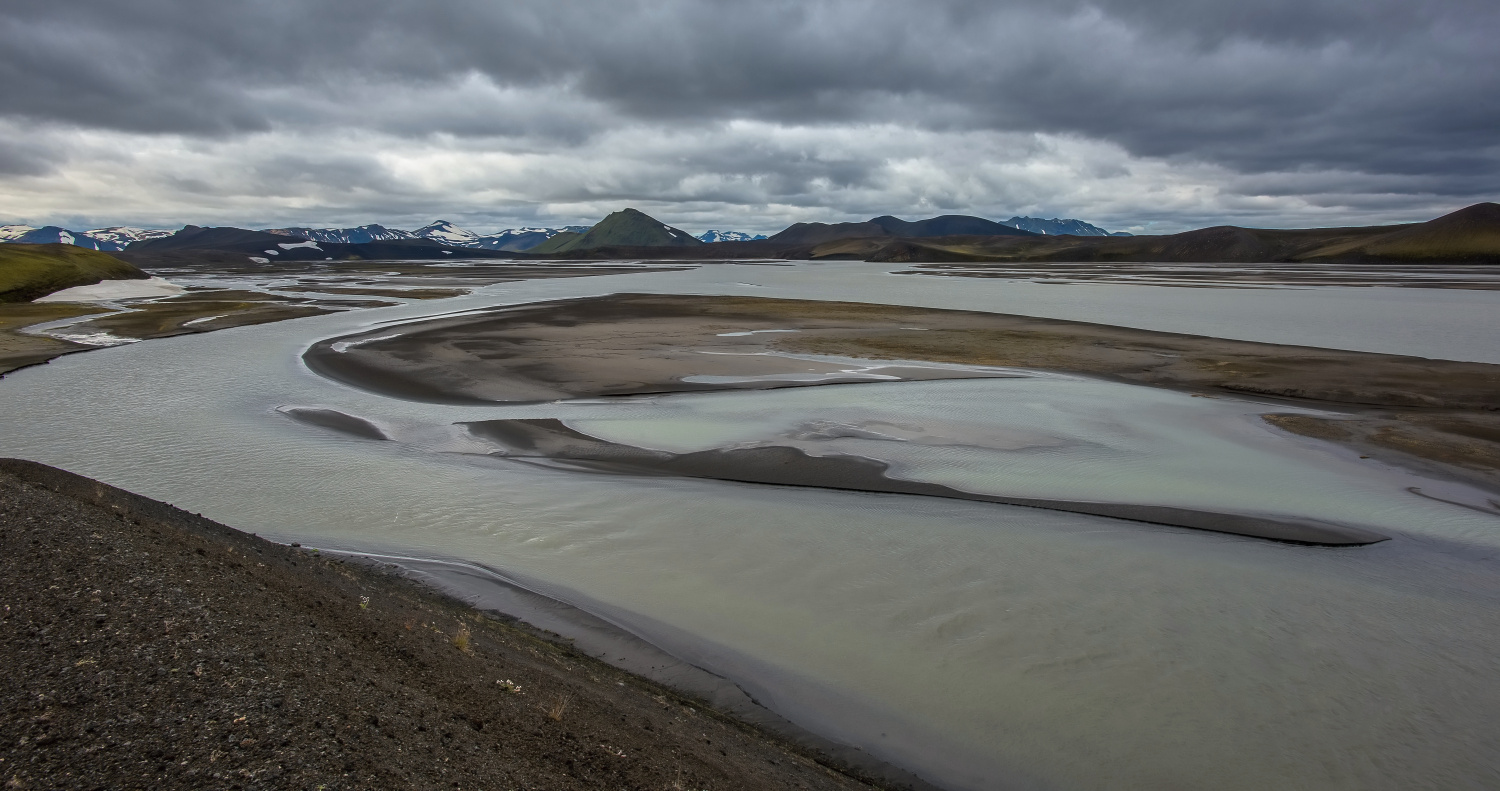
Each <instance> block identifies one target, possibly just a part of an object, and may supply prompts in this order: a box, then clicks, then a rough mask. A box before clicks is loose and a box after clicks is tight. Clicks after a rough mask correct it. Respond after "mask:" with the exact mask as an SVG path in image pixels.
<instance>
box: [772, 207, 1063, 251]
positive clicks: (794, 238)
mask: <svg viewBox="0 0 1500 791" xmlns="http://www.w3.org/2000/svg"><path fill="white" fill-rule="evenodd" d="M882 236H888V237H900V238H909V239H916V238H923V237H932V236H1036V234H1033V233H1031V232H1030V231H1022V230H1020V229H1017V228H1012V227H1010V226H1009V225H1002V224H1000V223H998V222H992V221H990V220H986V219H984V218H983V217H970V216H967V215H962V214H945V215H943V216H941V217H933V218H931V219H928V220H916V221H913V222H907V221H906V220H901V219H897V218H895V217H891V216H890V215H886V216H883V217H876V218H874V219H872V220H868V221H866V222H841V223H832V224H829V223H821V222H799V223H797V224H795V225H792V226H791V227H789V228H787V229H786V230H784V231H782V232H781V233H778V234H776V235H774V236H772V237H770V238H769V239H767V240H766V241H769V242H776V243H777V244H820V243H823V242H831V241H834V240H837V239H866V238H875V237H882Z"/></svg>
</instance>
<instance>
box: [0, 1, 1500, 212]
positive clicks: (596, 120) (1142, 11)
mask: <svg viewBox="0 0 1500 791" xmlns="http://www.w3.org/2000/svg"><path fill="white" fill-rule="evenodd" d="M1497 33H1500V4H1496V3H1494V2H1493V1H1492V0H1484V1H1483V2H1479V1H1473V0H1442V1H1440V2H1425V3H1424V2H1411V0H1407V1H1406V2H1393V1H1392V0H1359V1H1357V2H1356V1H1353V0H1298V1H1296V2H1293V1H1292V0H1240V2H1236V3H1201V2H1185V1H1184V0H1156V1H1154V2H1153V1H1152V0H1096V1H1095V2H1083V1H1082V0H1063V1H1062V2H1047V3H1043V2H969V1H965V0H952V1H950V2H923V3H915V2H885V1H881V0H860V1H856V0H822V1H821V2H819V1H814V2H774V1H773V2H764V3H744V2H711V1H708V0H658V1H656V2H645V1H644V0H640V1H637V2H619V1H618V0H616V1H614V2H557V1H556V0H553V1H552V2H541V1H540V0H519V1H516V0H513V1H511V2H503V3H502V2H493V0H455V1H452V2H445V3H416V2H396V1H395V0H358V2H354V1H345V2H338V1H336V0H322V1H321V2H305V1H301V2H290V1H288V0H245V2H239V3H222V4H221V3H204V4H188V3H183V2H180V0H175V1H173V2H167V1H166V0H125V1H123V2H122V0H70V2H68V3H56V2H55V1H54V2H38V1H37V0H11V2H9V3H7V7H6V8H5V10H4V11H0V115H3V116H5V117H7V118H9V119H10V120H11V122H12V123H13V124H25V125H30V127H31V128H33V129H43V130H45V129H49V128H52V129H63V128H79V129H84V130H100V131H107V132H112V133H115V134H118V135H126V136H128V135H136V136H141V135H146V136H170V137H174V138H176V139H180V140H183V141H187V142H185V143H184V145H191V144H192V141H195V140H197V141H201V144H202V145H210V146H211V145H215V144H222V142H223V141H231V140H235V139H239V138H243V137H245V136H246V135H252V136H253V135H269V136H277V135H285V136H288V137H286V138H285V139H287V140H288V141H290V140H293V139H303V138H308V137H312V138H321V139H324V140H325V141H327V140H331V138H332V137H334V136H337V135H335V131H336V132H337V133H338V135H343V136H344V137H346V138H348V139H350V140H355V139H358V138H359V137H360V135H370V136H374V137H378V138H381V139H382V140H383V141H384V142H382V143H381V144H380V145H381V146H383V147H384V149H383V150H394V149H391V147H392V146H396V145H397V144H396V143H394V142H392V141H399V140H402V139H407V140H411V141H416V142H417V143H421V144H424V145H425V144H426V142H427V141H431V140H432V139H433V138H434V136H438V137H445V138H453V139H455V140H457V141H459V142H458V143H456V146H457V147H458V148H459V149H462V148H463V147H464V146H465V145H467V144H465V143H463V142H462V141H463V140H472V141H477V144H478V145H479V146H480V147H481V148H483V147H488V148H496V147H498V148H503V149H504V150H505V151H508V152H511V153H518V154H531V155H536V156H539V157H542V158H544V159H548V155H549V154H558V153H562V152H568V151H575V152H588V151H591V150H594V147H595V146H596V144H597V143H598V141H600V140H601V139H606V138H609V137H610V136H611V135H614V136H618V135H619V134H620V132H621V130H630V129H646V130H650V129H655V130H658V131H659V132H660V133H661V134H668V133H672V134H689V135H697V136H698V138H699V139H701V140H705V141H709V142H708V143H706V144H700V143H696V142H694V143H690V144H687V145H685V149H686V150H685V151H684V152H683V156H682V157H680V158H678V159H679V161H677V162H676V163H675V164H676V165H678V166H679V167H676V168H656V177H655V178H650V177H646V176H644V175H643V172H636V173H635V174H634V175H635V176H636V177H645V178H646V182H647V183H648V184H650V185H653V186H649V188H643V189H636V191H635V193H634V194H633V195H631V194H626V195H623V196H622V198H630V197H638V198H642V199H652V198H656V199H660V200H664V201H666V200H672V199H674V197H673V196H674V195H680V194H681V193H683V192H684V191H687V192H691V189H686V190H685V188H684V186H683V185H684V183H685V181H686V182H690V181H691V172H690V171H689V170H688V169H687V168H686V167H685V165H687V164H691V165H692V166H693V167H695V168H697V169H698V172H700V173H703V174H709V175H711V176H716V177H717V178H719V179H720V181H721V182H722V183H723V184H725V185H729V187H733V188H732V189H731V188H729V187H725V188H723V189H721V190H720V194H719V195H718V198H722V199H725V200H726V201H727V203H728V204H729V205H734V204H735V201H739V200H747V201H751V202H757V201H758V202H759V203H761V204H769V203H777V202H784V203H787V204H789V205H803V206H821V207H824V208H832V209H834V213H837V212H838V211H846V210H847V211H855V209H856V206H857V207H858V208H863V201H864V200H866V198H864V197H862V198H860V199H859V201H855V202H852V203H851V202H845V203H839V202H838V200H835V199H834V198H831V197H830V196H837V195H846V196H847V195H850V194H854V193H861V194H863V193H865V192H869V193H870V194H871V195H873V196H875V200H877V201H878V199H879V198H878V195H879V194H881V192H882V189H884V191H885V193H886V194H888V195H889V197H890V198H891V199H898V198H903V199H910V196H909V195H907V194H906V193H910V192H912V190H910V189H905V188H902V187H901V185H892V184H890V183H889V182H890V180H891V176H892V170H891V167H890V163H891V161H892V157H893V151H894V149H893V146H894V148H900V146H899V145H897V144H895V143H893V142H892V139H891V138H890V136H888V135H873V136H871V138H870V139H869V140H868V141H866V142H865V143H864V144H861V143H860V142H859V141H858V140H848V141H845V142H846V149H845V150H843V151H841V152H840V153H839V154H838V155H836V156H830V155H828V152H827V151H824V152H823V153H822V154H817V153H815V152H812V151H811V150H804V151H801V152H800V153H799V151H798V150H797V149H796V147H795V146H786V145H781V144H779V143H776V142H774V141H770V137H764V136H763V138H764V139H761V140H758V141H757V140H747V139H744V137H745V136H743V135H742V136H740V137H741V139H740V140H739V142H738V145H744V144H748V145H750V146H751V149H750V150H749V151H745V150H742V149H739V148H736V147H733V146H725V145H718V146H716V145H713V144H712V141H713V140H715V139H723V135H724V129H725V125H726V124H733V123H736V122H741V121H745V122H754V123H758V124H766V125H770V126H772V127H779V128H785V129H805V128H814V129H822V130H829V134H830V135H832V138H828V137H826V136H825V138H824V139H825V140H826V139H833V138H837V137H838V136H839V131H840V130H858V129H860V128H863V127H865V126H867V125H879V126H882V127H885V126H890V125H894V126H896V127H901V128H907V129H911V130H913V131H914V132H917V131H920V132H922V133H924V134H936V135H948V136H952V137H953V139H962V140H969V141H973V140H975V139H977V138H974V137H972V135H974V134H976V133H978V134H981V135H983V134H989V135H991V138H990V139H991V140H992V141H1008V142H1009V143H1010V144H1013V145H1017V146H1022V147H1024V146H1025V140H1026V139H1027V136H1028V135H1030V136H1036V135H1041V136H1043V138H1045V139H1058V138H1077V139H1079V140H1084V141H1096V142H1100V143H1103V144H1107V145H1112V146H1114V147H1117V148H1118V149H1119V151H1120V152H1121V155H1120V157H1119V158H1118V160H1119V161H1117V162H1115V163H1114V164H1113V165H1109V164H1106V163H1104V162H1103V161H1100V162H1097V163H1094V164H1093V165H1091V167H1094V168H1103V169H1104V170H1106V171H1107V170H1109V169H1110V168H1125V169H1128V168H1130V167H1132V163H1136V164H1139V163H1140V162H1142V161H1147V160H1150V161H1163V162H1167V163H1177V164H1178V166H1180V167H1181V168H1188V169H1189V170H1191V169H1193V168H1201V167H1207V168H1209V169H1217V171H1216V172H1217V173H1218V174H1219V175H1217V176H1213V177H1212V179H1216V180H1213V181H1212V184H1211V185H1210V186H1214V187H1216V188H1221V189H1222V188H1232V189H1250V188H1256V189H1258V190H1259V192H1258V193H1256V194H1258V195H1261V196H1266V197H1272V198H1274V197H1278V196H1280V197H1285V196H1288V195H1302V196H1304V198H1306V197H1308V196H1311V202H1312V203H1313V204H1321V203H1327V202H1329V201H1334V202H1338V201H1342V202H1343V205H1346V206H1354V205H1360V204H1363V205H1374V204H1379V203H1381V202H1382V201H1383V200H1384V198H1382V197H1380V196H1385V195H1391V194H1396V195H1407V196H1413V197H1411V198H1410V199H1408V200H1407V205H1408V206H1412V207H1415V206H1416V205H1417V204H1418V203H1420V204H1421V205H1423V206H1426V205H1429V204H1433V203H1437V204H1441V203H1443V202H1444V201H1447V202H1449V203H1452V202H1459V203H1462V202H1465V201H1469V200H1470V199H1473V200H1478V199H1483V198H1486V197H1493V196H1494V187H1493V185H1494V184H1495V183H1496V176H1497V175H1500V148H1497V144H1496V143H1495V139H1496V135H1495V132H1494V130H1496V129H1500V102H1495V101H1493V100H1492V99H1491V98H1490V97H1493V96H1495V95H1500V47H1496V46H1494V40H1495V36H1496V34H1497ZM731 137H732V136H731ZM771 137H774V135H772V136H771ZM924 139H930V138H924ZM216 141H218V143H216ZM783 142H784V141H783ZM987 146H988V144H985V145H975V146H974V147H973V148H972V149H971V150H972V153H974V154H975V155H980V154H983V153H984V152H985V151H986V150H987ZM55 148H56V146H53V145H51V144H50V143H47V142H46V141H42V142H38V140H37V139H36V138H35V137H33V138H31V139H29V141H28V139H25V138H18V137H11V138H10V139H9V140H6V139H5V136H3V135H0V178H7V174H9V175H13V176H16V177H20V178H24V177H28V176H34V175H36V174H37V173H39V172H41V171H43V170H45V169H46V168H47V167H50V166H52V163H55V162H58V161H66V160H65V158H64V160H59V159H58V155H57V154H56V153H55V151H54V149H55ZM335 148H336V146H335ZM814 148H816V147H814ZM626 153H628V152H626ZM899 153H901V154H902V155H903V156H905V155H907V154H906V152H899ZM656 156H658V158H660V157H664V156H666V155H665V154H663V153H661V152H657V154H656ZM298 157H299V154H297V153H296V152H292V151H286V152H282V153H281V154H278V155H275V156H271V157H270V161H269V162H267V163H263V164H261V165H258V167H262V168H273V167H274V162H281V163H282V164H283V165H284V166H286V167H287V168H289V170H288V175H286V176H285V177H283V178H279V179H273V180H274V181H275V182H276V183H277V184H279V185H281V189H283V190H286V191H289V192H296V189H294V188H295V187H296V186H297V185H298V184H303V187H304V188H303V191H302V192H301V193H298V194H306V191H307V190H309V189H313V185H311V184H304V182H307V181H309V180H317V179H321V178H327V179H332V180H333V182H334V183H340V184H348V185H352V186H351V189H368V190H369V191H370V193H371V194H372V195H373V194H375V193H376V192H378V191H380V190H381V189H386V190H389V191H391V192H393V193H401V194H408V195H416V194H419V193H423V189H422V188H421V187H419V186H413V185H412V184H411V183H410V181H409V180H405V181H403V180H402V179H401V177H400V176H399V174H395V173H394V172H393V171H392V169H391V168H392V166H391V164H390V162H389V157H387V158H386V159H384V160H382V159H381V158H380V157H379V156H378V155H377V152H375V151H374V150H373V149H371V150H367V151H363V152H361V151H355V152H349V151H331V150H328V151H325V150H317V151H314V150H308V151H304V152H302V153H301V154H300V157H301V161H300V162H299V161H298ZM1015 158H1016V157H1014V156H1013V157H1011V159H1015ZM287 163H293V164H287ZM554 164H555V163H554ZM658 164H663V163H661V162H660V161H658ZM298 167H301V168H302V169H301V170H297V168H298ZM293 170H296V172H297V175H290V173H291V171H293ZM624 170H625V171H630V170H631V168H625V169H624ZM635 170H636V171H651V170H652V168H651V167H646V166H643V167H641V168H636V169H635ZM1183 172H1187V171H1183ZM1194 172H1197V171H1194ZM1080 173H1082V171H1079V172H1074V173H1072V177H1075V178H1076V177H1080ZM1086 176H1087V174H1086V173H1083V177H1086ZM185 178H187V180H189V181H190V180H191V177H185ZM737 180H738V182H740V183H738V186H735V185H736V183H737ZM603 181H608V179H607V178H606V179H603ZM747 181H753V182H754V189H748V190H747V189H745V183H743V182H747ZM1310 182H1317V183H1316V184H1313V183H1310ZM17 184H18V182H14V181H11V182H7V183H6V184H5V185H4V186H3V187H0V188H3V189H19V188H20V187H17V186H16V185H17ZM882 184H884V188H882ZM632 189H633V188H632V187H631V185H629V184H622V185H620V190H619V191H621V192H623V193H631V192H632ZM1309 189H1312V190H1313V192H1310V193H1309V192H1307V190H1309ZM820 190H821V193H820ZM503 191H505V192H507V193H508V194H507V196H506V197H505V201H509V202H510V203H513V204H515V205H524V204H527V203H528V202H531V203H538V202H547V201H562V202H580V201H582V202H587V201H589V200H592V199H600V200H602V199H606V198H610V197H614V196H613V193H612V192H611V189H609V188H608V185H607V184H602V183H601V184H594V185H592V186H591V185H590V184H589V183H588V180H587V179H581V180H573V181H569V180H567V179H563V180H562V182H561V183H560V184H556V185H551V186H550V187H548V186H543V185H541V184H538V183H534V182H522V181H515V182H510V183H507V184H506V185H505V189H504V190H503ZM1487 191H1488V192H1487ZM963 193H964V191H963V190H957V191H954V190H951V189H949V190H948V192H947V193H944V192H943V190H938V191H937V192H936V193H933V194H932V195H929V196H928V198H927V199H928V200H929V201H936V202H939V203H941V202H943V201H945V200H948V201H950V202H952V201H957V200H963V199H966V198H964V197H963ZM945 195H946V197H945ZM1320 195H1321V196H1326V197H1327V200H1322V199H1320V198H1318V196H1320ZM283 197H285V196H283ZM431 197H432V196H431V195H429V196H428V198H424V199H423V200H430V199H431ZM1004 197H1006V196H1004V195H1002V194H999V193H991V194H990V195H989V197H988V198H987V199H986V200H984V201H983V202H984V203H987V204H989V203H995V201H996V199H999V198H1004ZM1032 197H1033V198H1035V197H1036V196H1032ZM718 198H716V200H717V199H718ZM1140 198H1141V199H1142V200H1149V199H1150V198H1149V196H1145V195H1143V196H1140ZM505 201H502V203H504V202H505ZM1037 205H1046V201H1045V199H1043V200H1041V201H1040V203H1038V204H1037ZM1281 206H1282V208H1281V209H1278V210H1279V211H1289V210H1290V209H1289V208H1288V204H1285V203H1283V204H1281ZM902 208H904V207H902V206H886V207H885V208H884V209H882V211H887V210H889V211H899V210H901V209H902ZM954 208H962V207H961V206H956V207H954ZM1020 208H1021V207H1019V206H1018V207H1017V209H1018V210H1019V209H1020ZM1412 210H1415V208H1413V209H1412ZM1216 211H1217V212H1219V213H1220V214H1221V215H1225V214H1226V213H1227V214H1230V215H1232V214H1233V213H1234V209H1233V207H1231V206H1227V205H1224V204H1222V202H1221V205H1219V206H1218V208H1214V207H1205V208H1204V211H1203V213H1204V214H1205V215H1213V214H1214V212H1216ZM1195 216H1196V215H1195Z"/></svg>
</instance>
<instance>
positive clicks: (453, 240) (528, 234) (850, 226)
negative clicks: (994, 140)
mask: <svg viewBox="0 0 1500 791" xmlns="http://www.w3.org/2000/svg"><path fill="white" fill-rule="evenodd" d="M954 221H960V224H958V225H954V224H953V222H954ZM965 222H967V223H968V224H963V223H965ZM920 223H921V225H920V229H914V228H913V227H911V226H912V225H913V224H911V223H903V221H902V220H898V219H896V218H895V217H889V216H887V217H877V218H875V219H873V220H870V221H869V222H866V223H838V224H835V225H825V224H823V223H798V224H797V225H794V226H792V227H791V228H788V229H787V230H785V231H782V232H781V233H780V234H777V235H776V236H775V237H771V238H773V239H777V238H779V239H780V241H792V240H793V238H794V237H795V238H796V239H798V240H802V241H811V240H813V239H818V240H822V241H826V240H829V239H835V238H845V237H849V236H944V235H952V234H957V233H969V234H986V235H988V234H997V233H1005V231H1003V230H999V229H997V228H996V226H1002V225H1003V226H1009V227H1011V228H1016V229H1021V230H1025V231H1029V232H1032V233H1039V234H1051V235H1058V234H1073V235H1075V236H1110V235H1114V236H1128V235H1129V234H1119V233H1117V234H1110V233H1109V232H1108V231H1105V230H1104V229H1103V228H1100V227H1098V226H1096V225H1091V224H1089V223H1086V222H1083V221H1082V220H1057V219H1053V220H1043V219H1039V218H1036V217H1012V218H1010V219H1009V220H1006V221H1004V222H1001V223H995V222H991V221H989V220H981V219H980V218H978V217H956V216H952V215H950V216H948V217H937V218H933V219H931V220H923V221H920ZM945 223H946V224H945ZM940 227H941V229H942V232H941V233H938V232H936V230H935V229H937V228H940ZM589 229H590V226H587V225H566V226H563V227H561V228H540V227H538V228H511V229H508V230H504V231H500V232H498V233H493V234H477V233H474V232H472V231H468V230H465V229H463V228H460V227H458V226H456V225H454V224H453V223H452V222H449V221H448V220H436V221H434V222H432V223H429V224H427V225H424V226H422V227H421V228H418V229H417V230H415V231H405V230H402V229H400V228H388V227H386V226H384V225H379V224H370V225H361V226H358V227H355V228H312V227H290V228H267V229H265V233H270V234H276V235H279V236H290V237H294V238H298V239H307V240H310V241H314V242H320V243H321V242H329V243H333V244H369V243H372V242H396V241H402V240H410V239H428V240H431V241H434V242H438V243H440V244H444V245H448V246H450V247H462V248H469V249H476V250H503V251H507V252H524V251H528V250H533V249H534V248H537V247H538V246H540V245H542V244H543V243H545V242H547V241H548V240H550V239H552V238H553V237H555V236H557V235H558V234H563V233H566V234H577V235H580V236H581V235H583V234H586V233H587V232H588V231H589ZM673 230H674V231H676V229H673ZM794 230H795V233H793V234H792V235H791V236H785V235H786V234H788V232H793V231H794ZM175 233H177V231H171V230H161V229H150V228H133V227H129V226H115V227H111V228H97V229H94V230H91V231H73V230H69V229H67V228H62V227H59V226H55V225H48V226H44V227H41V228H34V227H32V226H30V225H5V226H0V243H4V242H17V243H22V244H71V245H76V246H78V247H84V248H88V249H90V250H101V251H104V252H118V251H121V250H124V249H125V248H126V247H128V246H129V245H130V244H132V243H134V242H139V241H145V240H150V239H161V238H165V237H168V236H171V235H173V234H175ZM677 233H678V234H681V233H684V232H682V231H677ZM669 236H670V237H671V238H674V239H679V240H680V238H681V237H679V236H671V235H670V234H669ZM569 238H572V237H569ZM695 238H696V239H697V240H698V241H700V242H705V243H708V244H717V243H720V242H754V241H761V240H763V239H766V236H765V235H764V234H750V233H745V232H744V231H727V230H709V231H705V232H704V233H702V234H699V235H698V236H697V237H695ZM665 239H666V237H664V238H663V241H664V242H665ZM597 240H598V237H596V238H595V239H593V240H590V243H591V244H592V243H593V242H596V241H597ZM570 249H576V248H570ZM548 250H550V251H552V252H557V250H556V248H555V247H552V248H548Z"/></svg>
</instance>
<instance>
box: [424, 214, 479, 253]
mask: <svg viewBox="0 0 1500 791" xmlns="http://www.w3.org/2000/svg"><path fill="white" fill-rule="evenodd" d="M412 236H414V237H416V238H418V239H431V240H432V241H434V242H440V243H442V244H446V245H452V246H453V247H473V246H474V244H475V243H476V242H478V241H479V234H477V233H474V232H473V231H466V230H464V229H462V228H460V227H458V226H457V225H454V224H453V223H451V222H448V221H447V220H436V221H434V222H432V223H430V224H428V225H424V226H422V227H421V228H418V229H417V230H415V231H412Z"/></svg>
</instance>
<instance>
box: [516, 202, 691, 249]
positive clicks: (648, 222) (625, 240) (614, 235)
mask: <svg viewBox="0 0 1500 791" xmlns="http://www.w3.org/2000/svg"><path fill="white" fill-rule="evenodd" d="M702 245H703V242H700V241H698V239H697V238H696V237H694V236H693V235H692V234H690V233H687V232H686V231H681V230H678V229H676V228H673V227H672V226H670V225H667V224H665V223H663V222H661V221H660V220H657V219H656V218H654V217H652V216H650V215H648V214H646V213H644V212H640V211H637V210H635V209H621V210H620V211H617V212H615V213H614V214H611V215H609V216H608V217H605V218H604V219H603V220H600V221H599V224H598V225H595V226H594V227H592V228H590V229H589V230H588V232H587V233H585V234H583V235H581V236H567V235H566V234H558V235H557V236H554V237H552V238H551V239H549V240H547V241H546V242H544V243H542V244H540V245H537V246H536V247H533V248H531V250H530V252H533V253H565V252H568V251H571V250H592V249H596V248H600V247H700V246H702Z"/></svg>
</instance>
